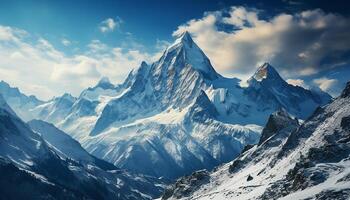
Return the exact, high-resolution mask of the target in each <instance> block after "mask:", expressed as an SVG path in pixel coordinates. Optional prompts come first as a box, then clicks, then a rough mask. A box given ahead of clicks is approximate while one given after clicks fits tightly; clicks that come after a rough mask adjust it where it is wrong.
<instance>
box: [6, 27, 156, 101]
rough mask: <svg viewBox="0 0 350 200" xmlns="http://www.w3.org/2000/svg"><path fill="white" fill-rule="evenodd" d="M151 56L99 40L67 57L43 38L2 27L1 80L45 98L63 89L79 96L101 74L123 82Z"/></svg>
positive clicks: (151, 57)
mask: <svg viewBox="0 0 350 200" xmlns="http://www.w3.org/2000/svg"><path fill="white" fill-rule="evenodd" d="M152 59H153V55H151V54H147V53H142V52H140V51H139V50H135V49H128V48H119V47H110V46H108V45H106V44H104V43H102V42H101V41H99V40H93V41H91V43H90V44H89V45H88V50H87V51H86V52H82V53H78V54H75V55H71V56H68V55H65V54H64V53H63V52H61V51H59V50H57V49H56V48H55V47H54V46H53V45H52V44H51V43H50V42H49V41H47V40H45V39H44V38H36V37H34V36H32V35H30V34H29V33H26V32H25V31H23V30H18V29H15V28H11V27H3V26H0V77H1V79H3V80H4V81H6V82H8V83H10V84H11V85H13V86H16V87H19V88H20V89H21V90H22V91H24V92H25V93H26V94H34V95H36V96H38V97H39V98H41V99H45V100H47V99H49V98H51V97H52V96H58V95H62V94H63V93H64V92H69V93H72V94H73V95H79V94H80V92H81V91H82V90H83V89H85V88H87V87H90V86H93V85H94V84H96V82H97V81H98V80H99V79H100V77H102V76H108V77H109V78H110V79H111V81H113V82H114V83H120V82H122V81H123V80H124V78H125V77H126V76H127V74H128V73H129V72H130V71H131V69H132V68H135V67H138V66H139V65H140V63H141V62H142V61H146V62H150V61H152Z"/></svg>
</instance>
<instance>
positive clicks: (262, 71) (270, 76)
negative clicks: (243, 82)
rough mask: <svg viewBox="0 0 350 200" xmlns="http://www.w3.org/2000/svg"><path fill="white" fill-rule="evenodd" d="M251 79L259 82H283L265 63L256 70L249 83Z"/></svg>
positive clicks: (275, 71) (274, 70) (272, 68)
mask: <svg viewBox="0 0 350 200" xmlns="http://www.w3.org/2000/svg"><path fill="white" fill-rule="evenodd" d="M252 79H254V80H256V81H259V82H261V81H263V80H274V81H283V79H282V78H281V76H280V75H279V73H278V72H277V70H276V69H275V68H274V67H273V66H271V65H270V64H269V63H267V62H265V63H264V64H263V65H261V66H260V67H259V68H258V69H257V70H256V72H255V73H254V75H253V76H252V77H251V78H250V81H251V80H252ZM283 82H284V81H283Z"/></svg>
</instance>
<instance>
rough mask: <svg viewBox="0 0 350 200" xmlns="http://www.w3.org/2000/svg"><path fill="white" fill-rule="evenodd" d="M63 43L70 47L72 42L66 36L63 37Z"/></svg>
mask: <svg viewBox="0 0 350 200" xmlns="http://www.w3.org/2000/svg"><path fill="white" fill-rule="evenodd" d="M61 43H62V44H63V45H64V46H66V47H68V46H70V45H71V44H72V42H71V41H69V40H68V39H66V38H63V39H62V40H61Z"/></svg>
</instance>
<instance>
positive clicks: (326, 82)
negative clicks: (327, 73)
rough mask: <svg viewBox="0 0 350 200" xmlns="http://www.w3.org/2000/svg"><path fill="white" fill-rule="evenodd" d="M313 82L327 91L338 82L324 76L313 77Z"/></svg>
mask: <svg viewBox="0 0 350 200" xmlns="http://www.w3.org/2000/svg"><path fill="white" fill-rule="evenodd" d="M313 82H314V83H315V84H317V85H318V87H319V88H321V90H323V91H326V92H329V91H331V90H332V87H333V86H334V85H335V84H336V83H337V82H338V80H336V79H328V78H326V77H322V78H318V79H314V80H313Z"/></svg>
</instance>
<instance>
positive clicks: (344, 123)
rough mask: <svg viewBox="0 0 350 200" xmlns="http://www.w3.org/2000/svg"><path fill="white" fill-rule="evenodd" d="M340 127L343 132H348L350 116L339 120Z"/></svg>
mask: <svg viewBox="0 0 350 200" xmlns="http://www.w3.org/2000/svg"><path fill="white" fill-rule="evenodd" d="M340 126H341V127H342V128H343V129H344V130H345V131H350V116H347V117H343V119H341V122H340Z"/></svg>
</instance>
